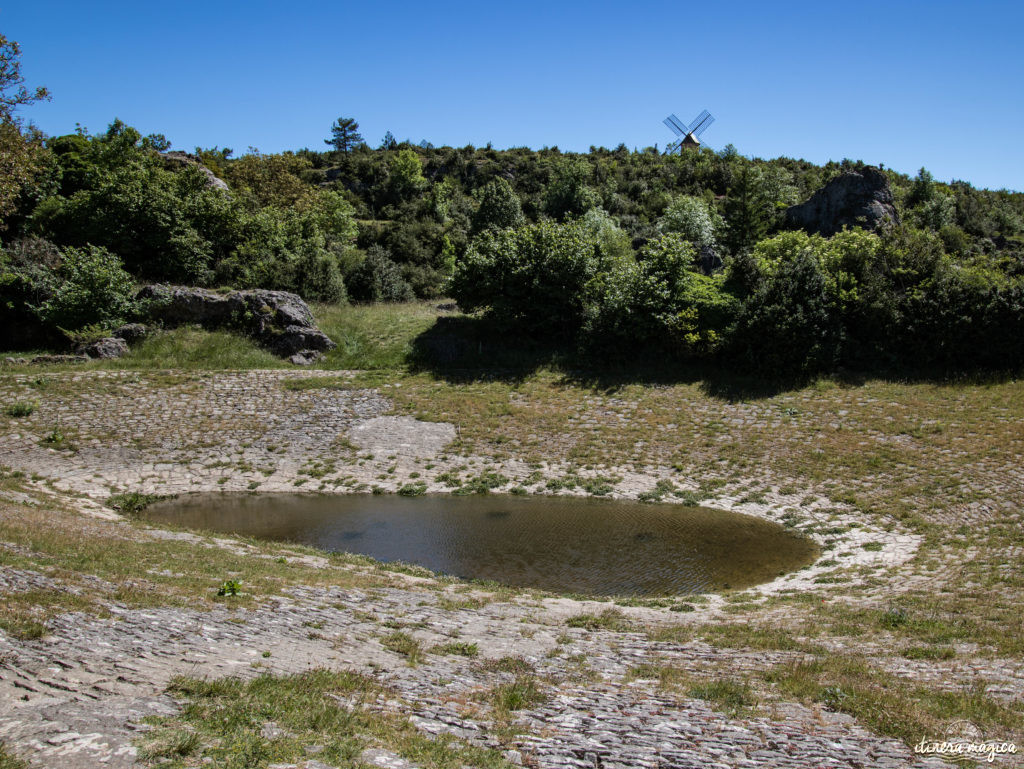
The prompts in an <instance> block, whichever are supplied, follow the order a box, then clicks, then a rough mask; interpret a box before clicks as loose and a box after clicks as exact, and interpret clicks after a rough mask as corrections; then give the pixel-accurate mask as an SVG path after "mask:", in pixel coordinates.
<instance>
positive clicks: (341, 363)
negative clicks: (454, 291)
mask: <svg viewBox="0 0 1024 769" xmlns="http://www.w3.org/2000/svg"><path fill="white" fill-rule="evenodd" d="M312 310H313V316H314V318H315V319H316V322H317V325H318V326H319V327H320V329H321V330H322V331H323V332H324V333H325V334H327V336H329V337H331V339H333V340H334V341H335V342H337V343H338V346H337V347H336V348H335V349H333V350H331V351H330V352H328V353H327V356H326V358H325V359H324V360H323V361H322V362H321V363H322V367H323V368H327V369H363V370H372V369H403V368H404V367H405V366H406V364H407V359H408V356H409V353H410V351H411V350H412V343H413V340H414V339H415V338H416V337H417V336H419V335H420V334H422V333H423V332H424V331H426V330H427V329H429V328H430V327H431V326H432V325H434V322H435V321H436V320H437V317H438V311H437V310H436V309H435V306H434V303H430V302H409V303H406V304H371V305H366V304H360V305H344V306H341V305H326V304H315V305H313V306H312Z"/></svg>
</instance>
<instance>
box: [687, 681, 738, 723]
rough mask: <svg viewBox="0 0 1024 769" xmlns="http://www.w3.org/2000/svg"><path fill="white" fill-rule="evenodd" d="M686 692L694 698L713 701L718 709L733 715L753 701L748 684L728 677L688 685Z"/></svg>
mask: <svg viewBox="0 0 1024 769" xmlns="http://www.w3.org/2000/svg"><path fill="white" fill-rule="evenodd" d="M687 693H688V694H689V696H691V697H695V698H696V699H700V700H707V701H708V702H711V703H713V704H714V705H715V706H716V707H717V708H718V709H719V710H723V711H725V712H726V713H728V714H729V715H731V716H733V717H735V716H737V715H738V714H739V713H741V712H742V711H743V710H744V709H746V708H749V707H750V706H752V705H753V704H754V702H755V700H754V696H753V693H752V691H751V689H750V684H748V683H746V682H745V681H734V680H732V679H730V678H721V679H716V680H714V681H707V682H702V683H699V684H696V685H694V686H692V687H690V689H689V690H688V692H687Z"/></svg>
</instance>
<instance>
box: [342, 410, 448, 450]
mask: <svg viewBox="0 0 1024 769" xmlns="http://www.w3.org/2000/svg"><path fill="white" fill-rule="evenodd" d="M348 437H349V440H351V441H352V443H354V444H355V445H356V446H358V447H359V448H360V449H364V450H366V451H371V452H373V453H375V454H377V453H388V454H395V455H402V456H407V457H410V456H411V457H433V456H436V455H437V454H438V453H440V452H441V451H442V450H443V449H444V447H445V446H447V445H448V444H449V443H451V442H452V441H453V440H455V425H452V424H449V423H448V422H420V421H419V420H416V419H413V418H412V417H373V418H372V419H367V420H366V421H365V422H360V423H359V424H356V425H354V426H353V427H352V429H351V430H349V433H348Z"/></svg>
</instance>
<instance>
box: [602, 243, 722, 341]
mask: <svg viewBox="0 0 1024 769" xmlns="http://www.w3.org/2000/svg"><path fill="white" fill-rule="evenodd" d="M693 257H694V248H693V246H692V245H691V244H690V243H689V242H687V241H686V240H685V239H684V237H683V236H682V235H680V234H676V233H671V234H668V235H662V236H660V237H658V238H656V239H654V240H652V241H651V242H649V243H648V244H647V246H646V247H645V248H644V250H643V251H642V252H641V255H640V259H639V260H638V261H637V262H636V263H631V262H626V261H620V262H618V263H617V264H616V265H615V267H614V268H613V269H612V270H611V271H609V272H607V273H605V274H604V275H603V276H602V277H601V279H600V280H599V285H600V287H601V291H600V295H599V297H598V299H597V300H596V302H595V303H594V304H593V305H592V308H591V313H590V316H589V317H588V320H587V335H588V342H589V343H590V345H591V346H592V347H597V348H605V347H608V346H614V347H618V348H620V349H624V350H630V351H635V349H636V345H637V343H641V344H643V345H646V346H649V347H651V348H654V349H658V350H662V351H665V352H669V353H671V354H673V355H675V356H678V357H695V356H696V357H699V356H707V355H711V354H713V353H714V352H716V351H717V350H718V348H719V346H720V345H721V342H722V339H723V337H724V334H725V331H726V329H727V327H728V326H729V325H730V323H731V322H732V321H733V319H734V317H735V315H736V313H737V310H738V301H737V300H736V299H735V297H733V296H732V295H731V294H729V293H728V292H727V291H726V290H725V278H724V277H723V276H713V277H712V276H707V275H703V274H701V273H699V272H697V271H696V270H695V269H694V259H693Z"/></svg>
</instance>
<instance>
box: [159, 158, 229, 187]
mask: <svg viewBox="0 0 1024 769" xmlns="http://www.w3.org/2000/svg"><path fill="white" fill-rule="evenodd" d="M161 157H162V158H163V159H164V162H165V163H166V164H167V165H168V166H171V167H172V168H185V167H187V166H192V167H193V168H198V169H199V172H200V173H201V174H202V175H203V176H204V177H206V186H207V187H212V188H213V189H215V190H221V191H222V192H230V190H229V189H228V185H227V182H225V181H224V180H223V179H221V178H219V177H218V176H217V175H216V174H214V173H213V171H211V170H210V169H209V168H207V167H206V166H204V165H203V162H202V161H201V160H200V159H199V158H198V157H196V156H195V155H190V154H189V153H187V152H165V153H164V154H163V155H161Z"/></svg>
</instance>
